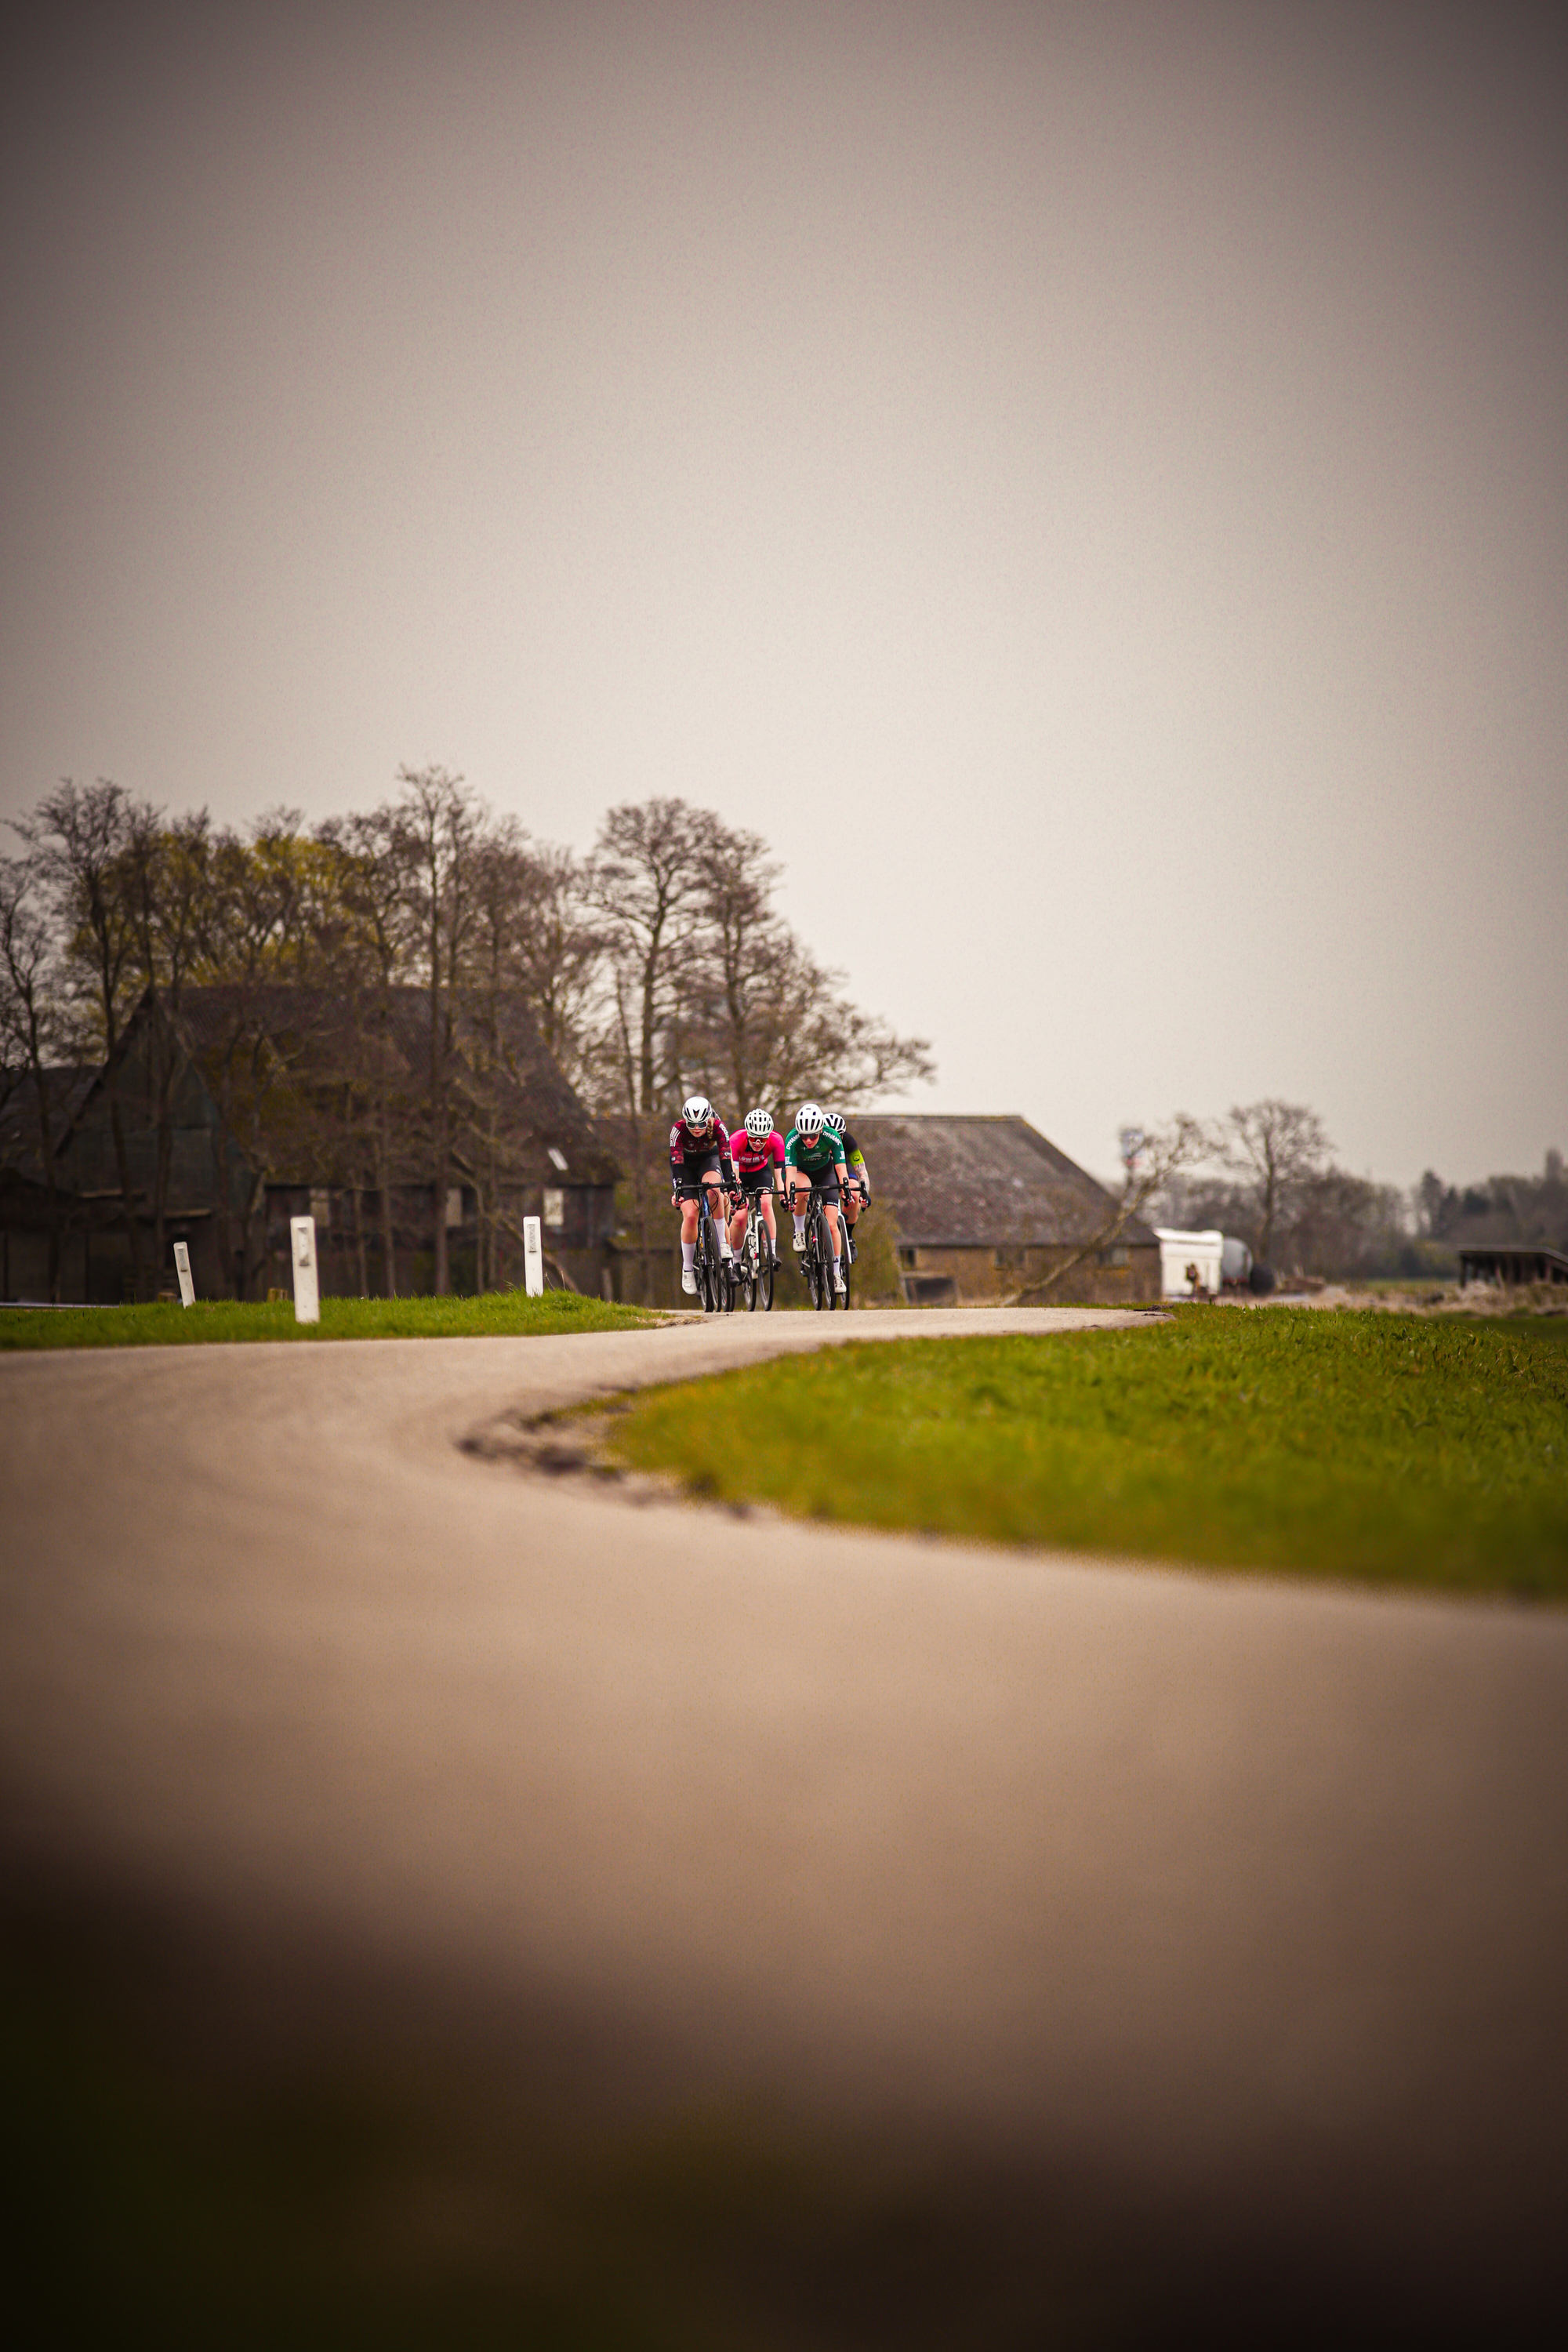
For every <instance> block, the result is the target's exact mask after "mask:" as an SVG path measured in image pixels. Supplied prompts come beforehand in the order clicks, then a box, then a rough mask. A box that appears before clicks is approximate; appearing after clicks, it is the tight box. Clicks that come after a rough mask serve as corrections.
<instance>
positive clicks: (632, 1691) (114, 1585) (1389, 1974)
mask: <svg viewBox="0 0 1568 2352" xmlns="http://www.w3.org/2000/svg"><path fill="white" fill-rule="evenodd" d="M1094 1319H1100V1320H1107V1319H1124V1318H1091V1317H1089V1316H1088V1315H1075V1314H1073V1313H1072V1312H1071V1311H1068V1310H1058V1311H1057V1312H1055V1313H1049V1314H1042V1313H1038V1312H1037V1313H1034V1314H1016V1315H1010V1316H1004V1315H996V1314H988V1315H985V1316H984V1317H980V1316H969V1315H965V1314H963V1313H926V1314H922V1315H920V1316H911V1317H905V1316H887V1317H878V1318H873V1317H865V1318H850V1319H848V1320H847V1321H846V1322H838V1321H837V1320H835V1321H833V1322H832V1323H828V1322H827V1321H826V1319H824V1318H805V1317H800V1318H793V1317H792V1318H770V1319H768V1320H766V1321H763V1320H756V1319H752V1318H739V1319H737V1320H734V1321H725V1322H724V1323H722V1324H721V1325H714V1324H696V1323H692V1324H686V1325H682V1326H680V1327H679V1328H665V1329H662V1330H658V1331H651V1332H647V1333H637V1334H596V1335H592V1336H583V1337H577V1338H569V1339H533V1340H505V1339H476V1340H449V1341H441V1342H416V1341H406V1342H405V1341H390V1342H383V1343H379V1344H374V1345H372V1344H366V1343H361V1344H353V1345H342V1346H338V1347H330V1346H316V1347H308V1348H283V1347H253V1348H240V1347H237V1348H213V1349H190V1350H188V1351H187V1350H185V1349H167V1350H162V1349H150V1350H145V1351H134V1352H132V1351H125V1352H103V1353H96V1352H94V1353H80V1354H55V1355H40V1356H28V1357H18V1358H11V1359H9V1360H3V1361H0V1430H3V1433H4V1434H3V1455H0V1482H3V1483H0V1493H3V1495H4V1497H5V1501H4V1517H3V1520H0V1544H3V1552H4V1579H3V1586H0V1591H3V1602H0V1606H3V1618H0V1773H3V1774H4V1778H5V1784H6V1790H7V1798H8V1802H9V1804H10V1805H11V1807H12V1809H13V1812H14V1814H17V1815H25V1816H26V1820H27V1822H29V1823H30V1824H31V1825H32V1833H33V1834H35V1835H37V1834H43V1833H45V1832H47V1835H48V1837H49V1838H51V1839H52V1840H53V1841H55V1843H57V1844H58V1846H60V1847H61V1848H62V1849H63V1850H68V1852H70V1853H73V1854H74V1855H75V1856H76V1857H77V1858H78V1860H79V1864H80V1866H81V1867H82V1868H84V1869H91V1870H98V1871H101V1872H103V1873H105V1874H112V1875H114V1876H115V1877H116V1878H117V1879H118V1880H119V1881H120V1882H121V1883H126V1882H129V1883H131V1884H133V1885H146V1886H147V1887H149V1888H156V1889H158V1890H160V1892H161V1893H162V1894H163V1895H172V1896H174V1897H176V1898H178V1899H181V1900H188V1901H189V1902H190V1903H191V1904H193V1905H198V1906H199V1905H205V1906H216V1907H217V1908H222V1909H226V1910H227V1911H228V1912H230V1913H231V1914H232V1915H233V1916H238V1917H243V1918H250V1919H254V1920H255V1921H257V1922H258V1923H261V1922H268V1923H270V1924H271V1925H272V1926H274V1927H276V1926H277V1925H278V1924H279V1922H285V1923H289V1925H290V1926H291V1927H293V1928H295V1929H298V1930H306V1931H309V1932H318V1931H319V1932H321V1934H323V1935H325V1936H330V1937H331V1938H332V1939H334V1943H335V1945H336V1947H338V1948H355V1949H360V1950H363V1951H364V1952H366V1953H371V1954H374V1955H375V1956H376V1958H377V1961H378V1964H385V1965H389V1966H393V1967H396V1968H406V1969H408V1970H409V1971H410V1973H411V1975H413V1974H417V1973H419V1972H422V1971H423V1972H426V1974H427V1973H428V1972H429V1971H431V1970H435V1971H437V1973H440V1974H442V1975H443V1977H444V1980H447V1981H450V1980H452V1979H454V1978H458V1979H462V1980H463V1981H465V1982H468V1983H471V1984H473V1985H474V1986H476V1987H479V1986H481V1985H482V1987H483V1988H484V1990H485V1993H486V1996H487V1998H488V1999H489V2000H490V2001H492V2002H497V2001H499V2002H500V2004H502V2006H503V2007H504V2005H505V2004H506V2003H508V2002H512V2003H515V2004H516V2005H518V2007H519V2008H520V2009H521V2008H524V2007H526V2006H527V2005H528V2004H529V2003H530V2002H538V2001H547V2000H562V2001H565V2002H569V2003H570V2004H572V2005H574V2009H575V2011H577V2013H579V2014H590V2015H595V2016H598V2017H600V2018H602V2019H604V2020H605V2021H608V2022H610V2023H613V2024H614V2025H615V2026H616V2030H617V2031H618V2032H622V2033H623V2034H624V2035H625V2036H626V2037H629V2038H630V2039H631V2040H636V2039H637V2038H639V2037H640V2038H641V2040H642V2041H643V2042H645V2043H646V2045H647V2047H648V2049H650V2050H655V2049H657V2050H659V2051H662V2052H663V2053H666V2056H667V2058H668V2056H670V2054H671V2053H673V2055H674V2063H677V2064H678V2066H681V2067H685V2068H687V2069H689V2070H690V2073H691V2074H692V2076H693V2078H695V2077H696V2076H697V2075H699V2074H705V2075H713V2076H717V2077H721V2078H723V2079H726V2080H734V2079H737V2078H738V2079H742V2080H747V2081H753V2082H756V2083H759V2084H763V2085H765V2086H771V2087H773V2088H778V2089H782V2090H783V2091H784V2092H786V2093H787V2094H788V2095H790V2096H792V2097H795V2098H799V2099H803V2100H805V2102H807V2103H808V2104H810V2103H813V2102H816V2103H817V2104H819V2105H824V2106H831V2105H839V2106H842V2105H845V2104H847V2105H849V2106H850V2107H851V2108H853V2109H855V2110H857V2111H865V2112H870V2111H872V2110H876V2109H885V2110H887V2111H889V2112H891V2111H894V2110H897V2111H899V2112H901V2113H903V2114H905V2115H907V2116H910V2117H915V2118H922V2117H923V2118H924V2119H925V2121H926V2123H927V2124H928V2125H930V2126H931V2127H932V2128H941V2129H943V2130H951V2131H952V2132H955V2133H958V2134H960V2135H968V2136H971V2137H973V2139H974V2140H975V2141H976V2143H977V2144H983V2145H985V2146H994V2147H1009V2148H1015V2149H1022V2150H1025V2151H1029V2150H1036V2151H1038V2152H1040V2153H1041V2154H1042V2155H1043V2156H1045V2157H1046V2158H1050V2159H1051V2160H1053V2161H1056V2162H1058V2163H1060V2162H1063V2161H1069V2160H1070V2162H1071V2163H1073V2164H1074V2165H1081V2166H1082V2167H1083V2168H1085V2170H1086V2172H1087V2173H1092V2174H1094V2175H1095V2176H1096V2177H1100V2178H1103V2179H1110V2180H1113V2181H1116V2182H1119V2183H1122V2184H1125V2185H1127V2186H1128V2187H1129V2188H1130V2189H1133V2190H1138V2191H1140V2192H1147V2193H1149V2194H1151V2195H1152V2196H1153V2197H1154V2198H1155V2199H1156V2200H1158V2199H1160V2198H1172V2199H1177V2198H1179V2199H1182V2200H1186V2201H1187V2202H1188V2203H1189V2204H1192V2205H1194V2208H1201V2207H1205V2206H1207V2207H1209V2208H1211V2209H1212V2210H1216V2211H1217V2210H1225V2211H1227V2212H1230V2213H1231V2214H1233V2215H1235V2214H1246V2213H1247V2212H1254V2211H1255V2212H1256V2213H1257V2214H1258V2217H1259V2226H1260V2227H1268V2226H1273V2225H1274V2224H1275V2223H1277V2222H1278V2221H1279V2219H1280V2217H1281V2216H1284V2215H1289V2217H1290V2218H1291V2221H1292V2224H1293V2226H1300V2227H1309V2228H1310V2229H1312V2230H1316V2231H1320V2232H1321V2235H1322V2241H1323V2242H1324V2244H1325V2245H1326V2246H1329V2247H1331V2248H1332V2249H1335V2250H1337V2251H1338V2252H1342V2253H1345V2254H1347V2255H1354V2254H1355V2253H1356V2252H1358V2250H1359V2251H1361V2252H1367V2251H1368V2250H1371V2252H1373V2256H1374V2258H1375V2259H1376V2260H1378V2261H1380V2262H1385V2263H1394V2264H1395V2265H1397V2263H1399V2262H1401V2261H1405V2260H1408V2261H1410V2262H1411V2263H1419V2264H1423V2265H1426V2268H1427V2272H1428V2274H1429V2275H1431V2276H1436V2278H1437V2279H1438V2280H1439V2281H1441V2280H1443V2279H1445V2278H1447V2277H1450V2276H1451V2277H1452V2279H1453V2280H1454V2282H1455V2284H1456V2291H1469V2289H1470V2288H1473V2286H1474V2284H1475V2281H1476V2280H1477V2278H1478V2277H1480V2276H1482V2275H1484V2274H1485V2273H1487V2272H1488V2270H1489V2267H1491V2266H1497V2268H1498V2274H1499V2275H1503V2274H1504V2273H1505V2272H1506V2275H1507V2276H1508V2277H1509V2278H1510V2280H1512V2281H1513V2282H1514V2283H1517V2281H1518V2279H1519V2278H1520V2277H1521V2276H1526V2275H1528V2273H1529V2267H1530V2265H1531V2263H1534V2262H1537V2261H1539V2260H1540V2259H1541V2253H1542V2245H1543V2244H1544V2243H1545V2242H1546V2240H1545V2239H1544V2238H1543V2236H1542V2231H1544V2230H1545V2228H1546V2226H1547V2221H1548V2218H1549V2217H1551V2218H1552V2221H1553V2225H1554V2223H1555V2218H1556V2216H1557V2215H1559V2214H1560V2211H1561V2203H1560V2200H1561V2198H1562V2194H1563V2186H1564V2182H1565V2179H1568V2168H1565V2166H1564V2141H1565V2135H1564V2125H1563V2117H1564V2116H1565V2115H1568V2065H1565V2063H1564V2051H1565V2041H1564V2031H1563V1993H1564V1975H1565V1971H1564V1957H1563V1956H1564V1953H1565V1951H1568V1619H1565V1618H1564V1617H1563V1616H1561V1615H1556V1614H1550V1613H1544V1612H1537V1613H1531V1612H1525V1611H1522V1610H1515V1609H1509V1608H1501V1607H1489V1606H1468V1607H1451V1606H1447V1605H1437V1604H1428V1603H1425V1602H1410V1601H1385V1600H1380V1599H1377V1598H1375V1597H1372V1596H1368V1595H1365V1594H1359V1593H1355V1592H1351V1591H1321V1590H1310V1589H1307V1588H1301V1589H1293V1588H1289V1587H1282V1586H1279V1585H1278V1584H1262V1583H1258V1584H1252V1583H1249V1582H1247V1581H1245V1580H1234V1579H1232V1580H1221V1579H1217V1578H1207V1577H1203V1576H1199V1575H1190V1574H1184V1573H1179V1572H1173V1571H1163V1570H1149V1569H1147V1568H1137V1567H1133V1566H1131V1565H1125V1564H1119V1563H1117V1562H1114V1561H1097V1562H1093V1563H1090V1562H1087V1561H1079V1560H1073V1559H1066V1558H1061V1557H1046V1556H1019V1555H1011V1554H1005V1553H1002V1552H998V1551H990V1550H984V1549H978V1548H969V1547H963V1546H958V1545H952V1544H938V1543H934V1542H926V1541H921V1540H917V1539H906V1538H893V1537H880V1536H875V1535H860V1534H851V1533H845V1532H838V1531H824V1530H820V1529H816V1528H813V1529H809V1530H808V1529H805V1528H794V1527H785V1526H783V1525H779V1524H776V1523H773V1522H770V1521H758V1522H752V1523H749V1524H748V1523H742V1522H739V1521H734V1520H731V1519H730V1518H728V1517H721V1516H719V1515H716V1514H710V1513H709V1514H693V1513H689V1512H685V1511H683V1510H681V1509H680V1508H679V1507H676V1506H673V1505H668V1506H664V1505H659V1506H654V1507H648V1508H646V1509H643V1510H640V1511H635V1510H633V1509H631V1508H630V1507H627V1506H626V1504H624V1503H621V1502H617V1501H616V1500H614V1499H611V1498H609V1497H607V1496H600V1495H597V1494H589V1493H584V1492H582V1491H578V1490H576V1489H574V1488H571V1489H563V1488H562V1487H560V1486H551V1485H549V1484H547V1483H545V1482H542V1481H539V1480H536V1479H528V1478H525V1477H523V1476H521V1475H519V1473H518V1472H517V1471H516V1470H515V1469H514V1468H510V1467H508V1466H506V1465H501V1464H498V1463H494V1462H485V1461H481V1460H477V1459H475V1458H473V1457H472V1456H471V1455H469V1454H464V1453H463V1452H461V1451H459V1450H458V1444H457V1443H456V1442H455V1441H458V1440H459V1439H461V1438H462V1437H463V1436H464V1435H466V1434H468V1433H471V1432H472V1431H473V1430H475V1429H476V1428H477V1427H479V1425H481V1424H483V1423H487V1422H489V1421H490V1420H492V1419H493V1418H494V1417H495V1416H497V1415H498V1414H499V1413H500V1412H503V1411H506V1410H511V1411H523V1412H529V1411H536V1410H539V1409H541V1408H542V1407H543V1406H545V1405H547V1404H551V1403H554V1402H563V1401H567V1400H574V1399H578V1398H582V1397H585V1396H591V1395H594V1394H595V1393H600V1392H604V1391H613V1390H616V1389H619V1388H624V1387H626V1386H629V1385H633V1384H637V1383H641V1382H645V1381H650V1380H659V1379H664V1378H668V1377H670V1376H672V1375H676V1374H685V1373H690V1372H695V1371H698V1370H709V1369H716V1368H719V1367H721V1366H723V1365H727V1364H730V1363H732V1362H735V1361H739V1360H744V1359H746V1358H748V1357H750V1356H752V1354H754V1353H756V1352H758V1351H761V1350H765V1349H795V1348H802V1347H809V1346H815V1345H818V1344H822V1343H823V1342H825V1341H832V1342H841V1341H843V1340H845V1339H866V1338H869V1337H873V1336H879V1335H882V1334H886V1335H889V1336H891V1335H893V1334H895V1333H898V1332H900V1331H902V1330H904V1329H910V1328H912V1329H913V1330H915V1331H918V1332H919V1334H920V1335H921V1336H922V1337H930V1336H934V1335H937V1334H941V1333H944V1332H955V1331H963V1330H973V1329H975V1328H979V1329H980V1330H983V1331H984V1332H994V1331H1000V1330H1004V1329H1009V1328H1018V1329H1025V1328H1027V1329H1034V1330H1039V1329H1047V1328H1064V1327H1068V1328H1070V1327H1071V1326H1072V1325H1073V1324H1075V1323H1082V1322H1087V1321H1089V1320H1094ZM40 1825H43V1827H42V1829H40ZM1467 2282H1468V2286H1467Z"/></svg>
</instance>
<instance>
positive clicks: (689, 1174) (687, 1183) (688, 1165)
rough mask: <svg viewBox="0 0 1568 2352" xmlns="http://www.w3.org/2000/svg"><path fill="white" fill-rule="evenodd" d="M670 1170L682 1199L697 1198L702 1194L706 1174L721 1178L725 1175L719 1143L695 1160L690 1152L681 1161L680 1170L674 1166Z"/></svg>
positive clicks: (690, 1199)
mask: <svg viewBox="0 0 1568 2352" xmlns="http://www.w3.org/2000/svg"><path fill="white" fill-rule="evenodd" d="M669 1172H670V1174H671V1176H672V1177H674V1179H675V1189H676V1191H677V1192H679V1195H680V1197H681V1199H682V1200H683V1201H695V1200H697V1199H698V1198H699V1197H700V1194H701V1192H702V1180H703V1178H704V1177H705V1176H708V1175H713V1176H717V1177H719V1178H720V1179H722V1177H723V1174H724V1170H723V1167H722V1165H721V1153H720V1150H719V1147H718V1145H717V1144H715V1145H714V1146H713V1149H712V1150H711V1151H705V1152H704V1153H703V1154H702V1157H701V1159H700V1160H693V1159H692V1158H691V1157H690V1156H689V1155H688V1157H687V1158H686V1159H685V1160H682V1161H681V1163H680V1167H679V1171H676V1170H675V1169H673V1168H672V1169H671V1170H670V1171H669Z"/></svg>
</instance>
